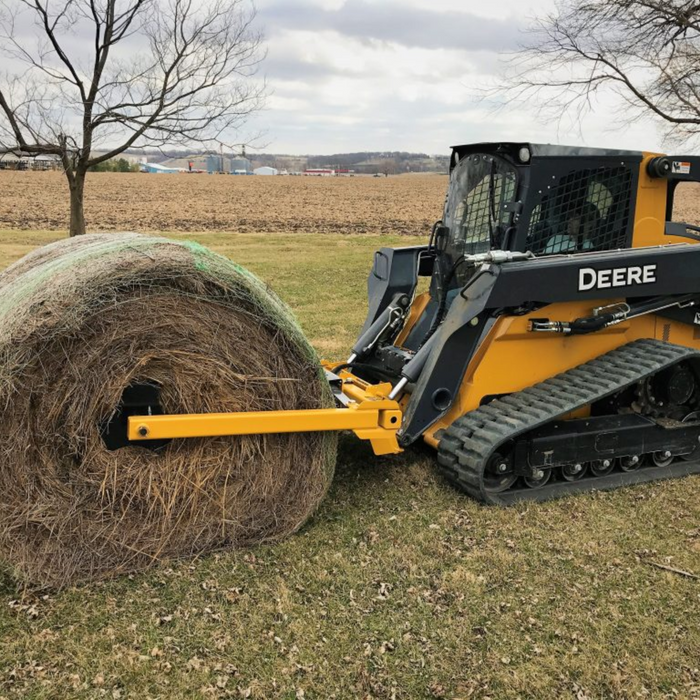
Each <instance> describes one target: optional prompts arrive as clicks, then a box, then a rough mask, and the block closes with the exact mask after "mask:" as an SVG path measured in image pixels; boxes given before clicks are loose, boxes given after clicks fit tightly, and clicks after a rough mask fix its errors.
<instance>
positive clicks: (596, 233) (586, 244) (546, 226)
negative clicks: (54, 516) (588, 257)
mask: <svg viewBox="0 0 700 700" xmlns="http://www.w3.org/2000/svg"><path fill="white" fill-rule="evenodd" d="M631 196H632V174H631V171H630V170H629V169H628V168H625V167H616V168H597V169H584V170H572V171H570V172H568V173H566V174H565V175H563V176H562V177H560V178H559V180H558V181H557V183H556V184H555V185H554V186H553V187H551V189H550V190H549V191H548V192H547V193H545V194H543V196H542V198H541V200H540V202H538V203H537V204H536V205H535V207H534V208H533V211H532V215H531V216H530V224H529V227H528V237H527V248H528V250H531V251H532V252H533V253H535V254H536V255H550V254H558V253H559V254H560V253H581V252H586V251H594V250H614V249H616V248H622V247H624V246H625V245H626V241H627V229H628V228H629V221H630V199H631Z"/></svg>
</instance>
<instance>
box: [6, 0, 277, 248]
mask: <svg viewBox="0 0 700 700" xmlns="http://www.w3.org/2000/svg"><path fill="white" fill-rule="evenodd" d="M254 16H255V11H254V8H253V6H252V5H250V4H248V0H0V53H2V54H4V55H5V56H6V60H3V61H2V63H4V64H5V66H4V67H5V68H6V70H5V71H4V72H3V73H2V74H0V153H2V152H4V153H16V154H22V155H31V156H36V155H40V154H52V155H55V156H56V157H58V158H60V160H61V162H62V164H63V169H64V171H65V174H66V177H67V179H68V186H69V190H70V234H71V236H74V235H76V234H82V233H84V232H85V217H84V212H83V191H84V186H85V177H86V174H87V172H88V170H89V169H90V168H91V167H93V166H95V165H97V164H99V163H101V162H103V161H106V160H108V159H110V158H113V157H114V156H116V155H118V154H119V153H121V152H122V151H124V150H126V149H128V148H130V147H138V146H155V147H160V146H164V145H166V144H168V145H173V144H182V145H191V144H193V143H199V144H203V143H204V144H207V143H208V144H213V143H221V142H222V141H223V139H225V138H230V137H231V135H233V134H237V133H238V132H239V130H240V128H241V127H242V126H243V125H244V123H245V122H246V120H247V118H248V117H249V116H250V114H251V113H252V112H253V111H255V110H256V109H258V108H259V107H260V106H261V101H262V99H263V93H264V87H263V86H262V85H261V84H260V83H259V82H255V81H254V80H253V79H252V77H253V75H254V74H255V72H256V69H257V66H258V64H259V62H260V60H261V56H262V50H261V36H260V34H259V33H258V32H257V31H255V29H254V28H253V20H254ZM98 151H99V153H98Z"/></svg>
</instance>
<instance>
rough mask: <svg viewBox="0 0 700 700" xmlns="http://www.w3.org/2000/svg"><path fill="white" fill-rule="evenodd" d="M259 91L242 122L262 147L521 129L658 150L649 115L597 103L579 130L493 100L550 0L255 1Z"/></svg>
mask: <svg viewBox="0 0 700 700" xmlns="http://www.w3.org/2000/svg"><path fill="white" fill-rule="evenodd" d="M256 5H257V8H258V26H259V27H260V28H261V29H262V30H263V31H264V33H265V37H266V41H267V47H268V56H267V58H266V60H265V62H264V64H263V68H262V72H263V73H264V74H265V75H266V77H267V80H268V83H269V86H270V91H271V96H270V98H269V99H268V103H267V109H266V110H265V112H263V113H262V114H260V115H258V116H257V117H256V118H255V120H254V121H253V123H252V125H251V126H252V127H254V128H256V129H260V130H262V131H263V132H264V134H265V135H264V137H263V139H262V140H263V141H264V142H265V144H266V148H265V149H264V150H266V151H268V152H276V153H295V154H305V153H319V154H331V153H341V152H350V151H360V150H368V151H385V150H386V151H389V150H403V151H423V152H427V153H431V154H433V153H445V152H447V151H448V147H449V146H451V145H453V144H456V143H467V142H471V141H485V140H494V141H495V140H499V141H500V140H507V139H514V140H524V141H525V140H530V141H539V142H550V143H555V142H558V143H567V144H579V143H583V144H586V145H589V146H614V147H617V148H633V149H646V150H654V149H660V148H661V143H660V140H661V139H660V133H659V131H658V129H657V128H656V126H655V125H654V124H653V123H641V124H636V125H633V126H631V127H625V128H624V129H623V130H619V129H615V128H614V123H615V115H614V114H613V113H612V110H611V108H612V106H613V105H612V104H601V105H599V108H598V109H597V110H596V112H595V113H594V114H593V115H589V116H587V118H586V122H585V124H584V125H583V127H582V129H581V131H579V130H578V128H576V127H573V126H572V125H571V124H570V123H568V120H563V121H562V122H561V123H544V122H543V120H542V119H541V118H539V119H538V118H537V115H536V114H535V113H534V111H532V112H528V111H526V110H524V109H523V106H522V105H517V106H513V107H508V106H506V107H504V108H502V109H501V110H498V111H494V109H493V108H492V107H491V106H489V105H487V104H484V103H483V102H479V100H478V94H479V90H480V89H482V88H484V87H489V86H493V85H495V84H496V81H497V76H498V74H499V71H502V68H503V65H502V61H503V57H504V56H505V55H506V54H507V53H508V52H511V51H513V50H514V49H516V48H517V46H518V43H519V42H520V41H522V39H523V35H522V30H523V29H524V27H526V26H527V24H528V22H529V20H530V19H531V18H532V17H533V16H535V15H537V14H538V13H544V12H547V11H548V10H551V9H552V8H553V5H554V1H553V0H522V2H519V1H518V0H490V1H489V0H257V2H256Z"/></svg>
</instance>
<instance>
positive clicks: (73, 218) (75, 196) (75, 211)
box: [68, 171, 85, 236]
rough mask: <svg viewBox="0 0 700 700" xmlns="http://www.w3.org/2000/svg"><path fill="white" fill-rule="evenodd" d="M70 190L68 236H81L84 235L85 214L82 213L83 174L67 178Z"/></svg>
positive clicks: (76, 173)
mask: <svg viewBox="0 0 700 700" xmlns="http://www.w3.org/2000/svg"><path fill="white" fill-rule="evenodd" d="M68 187H69V189H70V235H71V236H82V235H83V234H84V233H85V212H84V211H83V192H84V190H85V173H84V172H80V171H78V172H75V173H73V175H72V177H69V178H68Z"/></svg>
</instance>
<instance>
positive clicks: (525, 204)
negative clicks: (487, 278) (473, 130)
mask: <svg viewBox="0 0 700 700" xmlns="http://www.w3.org/2000/svg"><path fill="white" fill-rule="evenodd" d="M642 157H643V154H642V153H641V152H638V151H618V150H607V149H593V148H580V147H568V146H550V145H542V144H530V143H481V144H470V145H465V146H455V147H453V149H452V159H451V161H450V185H449V191H448V196H447V199H446V203H445V209H444V213H443V219H442V226H441V227H440V228H439V230H438V235H437V236H436V248H437V250H438V257H440V256H444V257H446V258H447V260H446V261H444V262H447V263H448V264H447V265H445V264H444V263H443V264H442V265H439V266H438V269H439V271H440V272H441V273H442V274H443V275H444V274H445V268H446V267H447V268H449V267H450V266H454V265H455V264H457V263H458V262H459V260H460V259H461V258H462V257H463V256H464V255H474V254H478V253H486V252H488V251H490V250H510V251H521V252H525V251H530V252H532V253H534V254H535V255H537V256H542V255H556V254H562V253H581V252H588V251H590V252H592V251H602V250H615V249H618V248H626V247H630V243H631V237H632V224H633V219H634V217H633V215H632V214H633V211H634V200H635V193H636V191H637V180H638V177H639V164H640V163H641V161H642ZM464 281H465V280H464V273H462V274H460V273H459V271H458V272H457V273H456V274H455V275H454V276H453V281H452V284H454V285H461V284H463V283H464Z"/></svg>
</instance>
